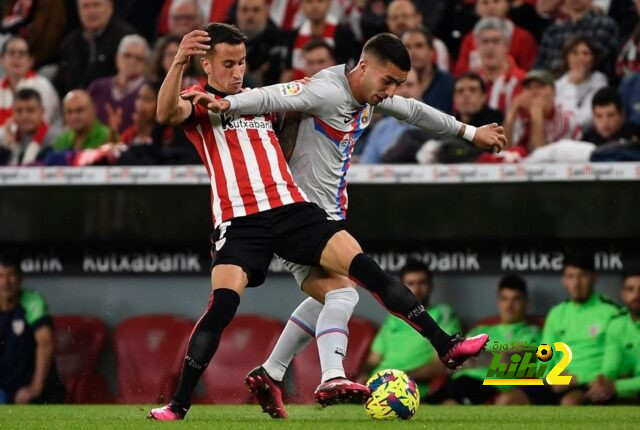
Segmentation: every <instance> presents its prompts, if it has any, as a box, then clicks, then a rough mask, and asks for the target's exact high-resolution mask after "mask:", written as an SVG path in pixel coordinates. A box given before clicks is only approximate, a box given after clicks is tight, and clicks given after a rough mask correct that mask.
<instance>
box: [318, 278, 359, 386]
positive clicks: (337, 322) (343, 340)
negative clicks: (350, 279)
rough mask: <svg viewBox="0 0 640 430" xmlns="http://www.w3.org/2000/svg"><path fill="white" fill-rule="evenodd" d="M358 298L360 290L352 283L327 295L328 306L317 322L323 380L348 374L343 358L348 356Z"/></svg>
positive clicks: (326, 305) (325, 305)
mask: <svg viewBox="0 0 640 430" xmlns="http://www.w3.org/2000/svg"><path fill="white" fill-rule="evenodd" d="M358 299H359V297H358V292H357V291H356V290H355V288H351V287H345V288H340V289H337V290H333V291H329V292H328V293H327V294H326V296H325V298H324V308H323V309H322V311H321V312H320V316H319V317H318V323H317V324H316V342H318V352H319V354H320V367H321V368H322V382H326V381H327V380H329V379H332V378H345V373H344V367H343V366H342V360H344V358H345V357H346V356H347V344H348V343H349V328H348V327H347V324H348V323H349V318H351V314H352V313H353V308H355V307H356V304H357V303H358Z"/></svg>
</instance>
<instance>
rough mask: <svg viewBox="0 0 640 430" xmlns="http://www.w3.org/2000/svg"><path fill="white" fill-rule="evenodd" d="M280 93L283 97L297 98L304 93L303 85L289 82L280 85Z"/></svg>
mask: <svg viewBox="0 0 640 430" xmlns="http://www.w3.org/2000/svg"><path fill="white" fill-rule="evenodd" d="M280 91H281V92H282V95H283V96H295V95H298V94H300V93H301V92H302V84H301V83H299V82H289V83H287V84H281V85H280Z"/></svg>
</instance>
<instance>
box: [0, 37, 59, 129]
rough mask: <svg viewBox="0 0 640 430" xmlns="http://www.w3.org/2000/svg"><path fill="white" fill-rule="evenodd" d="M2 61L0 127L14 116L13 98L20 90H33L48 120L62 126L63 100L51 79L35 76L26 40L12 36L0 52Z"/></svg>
mask: <svg viewBox="0 0 640 430" xmlns="http://www.w3.org/2000/svg"><path fill="white" fill-rule="evenodd" d="M0 61H1V62H2V66H3V68H4V71H5V76H4V78H2V80H0V125H3V124H4V123H5V122H6V121H7V120H8V119H9V118H11V116H12V115H13V99H14V95H15V93H16V92H17V91H18V90H20V89H21V88H33V89H34V90H36V91H37V92H38V93H39V94H40V98H41V100H42V105H43V106H44V115H45V120H46V121H47V122H48V123H49V124H52V125H55V126H60V125H62V117H61V113H60V97H58V93H57V92H56V90H55V88H54V87H53V85H52V84H51V82H49V80H48V79H47V78H45V77H43V76H40V75H38V74H36V72H34V71H33V70H31V67H32V66H33V57H32V56H31V51H30V50H29V45H28V44H27V41H26V40H25V39H23V38H21V37H18V36H12V37H10V38H9V39H8V40H7V41H6V42H5V44H4V45H3V46H2V50H0Z"/></svg>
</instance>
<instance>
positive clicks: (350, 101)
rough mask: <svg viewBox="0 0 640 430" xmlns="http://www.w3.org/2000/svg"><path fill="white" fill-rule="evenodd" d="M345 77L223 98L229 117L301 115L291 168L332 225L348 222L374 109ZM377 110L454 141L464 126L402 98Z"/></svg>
mask: <svg viewBox="0 0 640 430" xmlns="http://www.w3.org/2000/svg"><path fill="white" fill-rule="evenodd" d="M346 72H347V70H346V67H345V65H344V64H342V65H339V66H334V67H330V68H328V69H325V70H322V71H320V72H318V73H317V74H316V75H315V76H314V77H313V79H312V80H311V83H309V84H303V83H300V82H289V83H286V84H276V85H271V86H268V87H264V88H257V89H253V90H250V91H246V92H243V93H240V94H236V95H232V96H227V99H228V100H229V102H230V105H231V106H230V109H229V111H228V113H229V114H232V115H236V114H238V115H257V114H263V113H268V112H287V111H298V112H301V113H302V114H303V115H302V119H301V121H300V126H299V128H298V136H297V139H296V146H295V149H294V151H293V155H292V156H291V159H290V160H289V167H290V169H291V172H292V174H293V179H294V180H295V182H296V183H297V184H298V186H300V188H302V189H303V191H304V192H305V193H306V194H307V197H308V198H309V200H311V201H312V202H315V203H317V204H318V205H319V206H320V207H321V208H323V209H324V210H325V211H326V212H327V213H328V214H329V216H330V217H331V218H332V219H335V220H340V219H344V218H345V217H346V211H347V189H346V188H347V182H346V174H347V170H348V169H349V163H350V161H351V153H352V152H353V147H354V145H355V143H356V141H357V140H358V138H359V137H360V135H361V134H362V132H363V131H364V129H365V128H366V127H367V126H368V125H369V122H370V121H371V115H372V114H373V109H374V107H373V106H371V105H369V104H365V105H361V104H360V103H358V102H357V101H356V100H355V99H354V98H353V95H352V94H351V90H350V88H349V82H348V81H347V75H346ZM376 109H378V110H379V111H380V112H382V113H384V114H387V115H392V116H394V117H396V118H398V119H399V120H403V121H406V122H408V123H410V124H413V125H416V126H418V127H422V128H425V129H427V130H430V131H432V132H434V133H437V134H442V135H455V134H457V133H458V131H459V130H460V128H461V126H462V123H460V122H459V121H457V120H456V119H455V118H454V117H453V116H451V115H447V114H445V113H442V112H440V111H438V110H437V109H434V108H432V107H430V106H428V105H425V104H424V103H421V102H419V101H417V100H414V99H407V98H404V97H401V96H393V97H390V98H387V99H385V100H384V101H382V102H381V103H380V104H378V105H377V106H376Z"/></svg>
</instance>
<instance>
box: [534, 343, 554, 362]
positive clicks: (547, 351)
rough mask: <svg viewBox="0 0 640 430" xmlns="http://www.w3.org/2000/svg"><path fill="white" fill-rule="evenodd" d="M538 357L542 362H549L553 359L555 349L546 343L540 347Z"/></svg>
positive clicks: (537, 351) (537, 352) (537, 350)
mask: <svg viewBox="0 0 640 430" xmlns="http://www.w3.org/2000/svg"><path fill="white" fill-rule="evenodd" d="M536 357H538V360H540V361H549V360H551V357H553V349H551V347H550V346H549V345H547V344H545V343H543V344H540V345H538V349H536Z"/></svg>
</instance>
